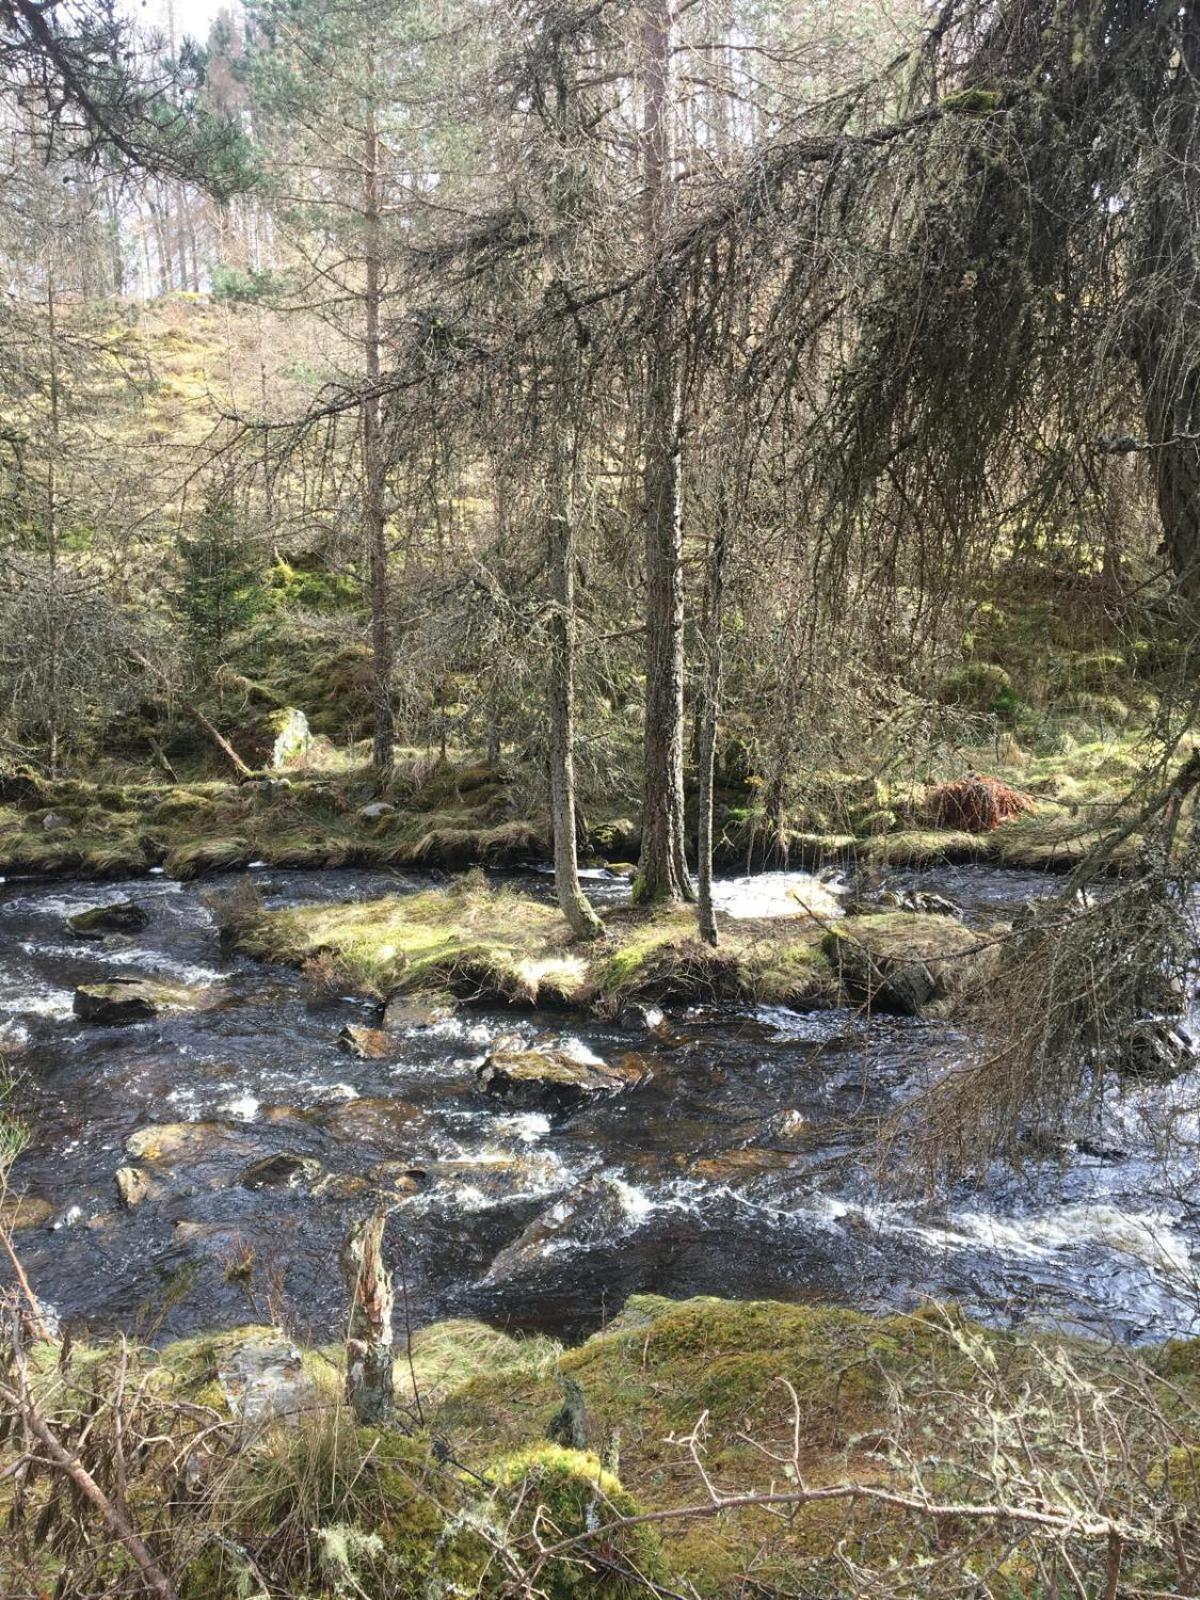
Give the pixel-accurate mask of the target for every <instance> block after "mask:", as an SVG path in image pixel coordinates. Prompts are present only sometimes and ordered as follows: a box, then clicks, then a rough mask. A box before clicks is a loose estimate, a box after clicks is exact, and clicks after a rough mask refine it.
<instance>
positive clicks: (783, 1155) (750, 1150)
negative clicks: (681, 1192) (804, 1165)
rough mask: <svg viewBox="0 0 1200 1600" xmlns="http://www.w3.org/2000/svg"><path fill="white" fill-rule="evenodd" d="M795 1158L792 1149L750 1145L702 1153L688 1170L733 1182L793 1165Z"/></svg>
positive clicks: (692, 1173)
mask: <svg viewBox="0 0 1200 1600" xmlns="http://www.w3.org/2000/svg"><path fill="white" fill-rule="evenodd" d="M795 1159H796V1157H795V1154H794V1152H792V1151H788V1150H769V1149H763V1148H762V1147H761V1146H753V1145H751V1146H746V1147H744V1148H742V1149H738V1150H721V1151H719V1152H718V1153H716V1154H714V1155H709V1156H701V1157H700V1158H699V1159H698V1160H696V1161H693V1162H691V1163H690V1165H689V1166H688V1169H687V1170H688V1172H689V1173H690V1174H691V1175H692V1176H693V1177H696V1178H704V1179H706V1180H707V1181H708V1182H709V1183H734V1182H738V1181H744V1180H745V1179H747V1178H753V1177H756V1176H757V1175H758V1174H759V1173H760V1172H778V1171H779V1170H780V1169H781V1168H784V1167H790V1166H791V1165H792V1163H793V1162H794V1161H795Z"/></svg>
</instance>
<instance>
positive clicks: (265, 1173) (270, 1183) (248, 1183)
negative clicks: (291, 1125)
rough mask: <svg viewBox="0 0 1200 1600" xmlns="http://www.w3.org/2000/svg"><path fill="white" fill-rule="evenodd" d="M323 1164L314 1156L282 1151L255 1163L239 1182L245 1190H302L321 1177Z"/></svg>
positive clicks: (252, 1163) (248, 1168)
mask: <svg viewBox="0 0 1200 1600" xmlns="http://www.w3.org/2000/svg"><path fill="white" fill-rule="evenodd" d="M321 1172H322V1167H321V1163H320V1162H319V1161H318V1160H316V1158H315V1157H313V1156H301V1155H297V1154H295V1152H294V1151H290V1150H281V1151H280V1152H279V1153H278V1154H277V1155H273V1156H264V1157H263V1159H262V1160H261V1161H254V1162H251V1164H250V1165H249V1166H248V1167H247V1168H246V1170H245V1171H244V1172H243V1173H242V1176H241V1178H240V1179H239V1180H238V1181H239V1183H240V1184H241V1185H242V1188H243V1189H302V1188H304V1187H305V1185H307V1184H310V1183H315V1182H316V1181H317V1179H318V1178H319V1177H320V1176H321Z"/></svg>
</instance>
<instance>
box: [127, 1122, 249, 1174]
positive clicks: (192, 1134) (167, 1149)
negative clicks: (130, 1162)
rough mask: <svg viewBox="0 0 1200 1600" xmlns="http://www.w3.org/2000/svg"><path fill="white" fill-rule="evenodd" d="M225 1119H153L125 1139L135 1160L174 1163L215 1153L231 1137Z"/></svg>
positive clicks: (128, 1150) (128, 1152) (128, 1151)
mask: <svg viewBox="0 0 1200 1600" xmlns="http://www.w3.org/2000/svg"><path fill="white" fill-rule="evenodd" d="M229 1133H230V1130H229V1129H228V1128H227V1127H226V1126H225V1124H224V1123H223V1122H152V1123H151V1124H150V1125H149V1126H148V1127H145V1128H139V1129H138V1130H137V1132H136V1133H131V1134H130V1135H129V1137H128V1139H126V1141H125V1153H126V1154H127V1155H129V1156H132V1157H133V1159H134V1160H135V1161H150V1162H154V1163H156V1164H157V1163H170V1162H173V1161H178V1160H181V1159H184V1158H186V1159H188V1160H193V1161H194V1160H195V1159H197V1157H203V1156H209V1155H212V1154H213V1153H214V1152H215V1151H216V1150H218V1149H219V1148H220V1147H221V1146H222V1144H223V1143H224V1142H225V1140H226V1139H227V1138H228V1137H229Z"/></svg>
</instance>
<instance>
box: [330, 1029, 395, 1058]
mask: <svg viewBox="0 0 1200 1600" xmlns="http://www.w3.org/2000/svg"><path fill="white" fill-rule="evenodd" d="M337 1042H338V1049H339V1050H342V1051H344V1052H345V1053H346V1055H348V1056H353V1057H354V1059H355V1060H356V1061H386V1060H387V1058H388V1056H390V1055H391V1054H392V1052H393V1051H394V1049H395V1047H396V1041H395V1039H394V1038H393V1037H392V1035H391V1034H390V1033H388V1032H386V1031H385V1030H384V1029H383V1028H365V1027H363V1026H362V1025H361V1024H360V1023H357V1022H348V1023H347V1024H346V1026H345V1027H344V1028H343V1029H342V1031H341V1033H339V1034H338V1040H337Z"/></svg>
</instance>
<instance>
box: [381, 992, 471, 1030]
mask: <svg viewBox="0 0 1200 1600" xmlns="http://www.w3.org/2000/svg"><path fill="white" fill-rule="evenodd" d="M453 1015H454V1002H453V1001H452V1000H436V999H433V998H431V997H430V996H429V995H420V994H404V993H402V992H401V993H397V994H394V995H392V996H390V998H389V999H388V1001H387V1003H386V1004H385V1006H384V1008H383V1016H382V1017H381V1019H380V1021H381V1024H382V1027H383V1029H384V1032H385V1033H411V1032H412V1031H413V1029H415V1028H436V1027H437V1025H438V1023H440V1022H448V1021H449V1019H450V1018H451V1017H452V1016H453Z"/></svg>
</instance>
